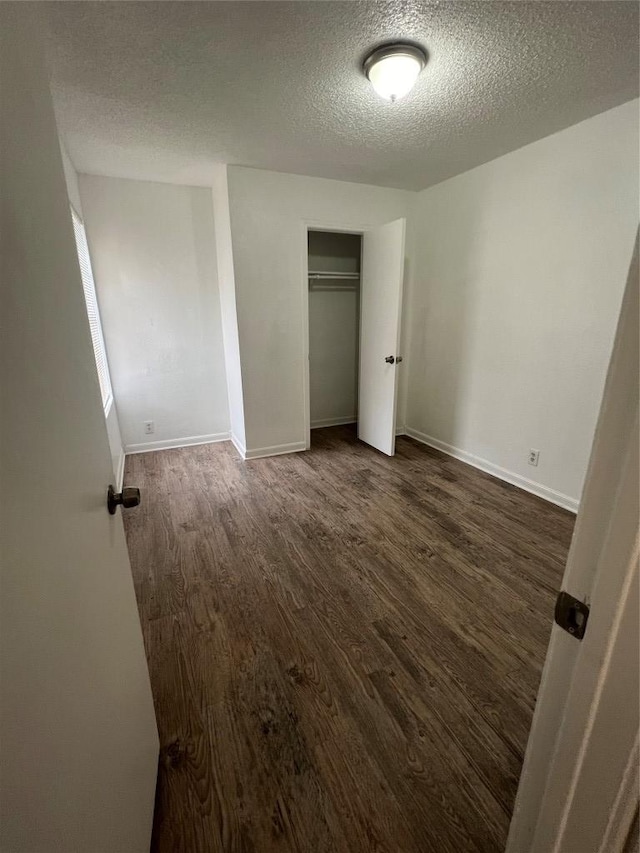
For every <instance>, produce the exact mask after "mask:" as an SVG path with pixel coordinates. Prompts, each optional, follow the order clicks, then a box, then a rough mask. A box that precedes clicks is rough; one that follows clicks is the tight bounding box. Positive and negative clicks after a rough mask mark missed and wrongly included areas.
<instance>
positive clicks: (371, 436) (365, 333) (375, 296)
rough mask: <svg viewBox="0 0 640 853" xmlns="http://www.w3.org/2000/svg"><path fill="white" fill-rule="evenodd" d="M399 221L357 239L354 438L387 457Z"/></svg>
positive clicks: (392, 420)
mask: <svg viewBox="0 0 640 853" xmlns="http://www.w3.org/2000/svg"><path fill="white" fill-rule="evenodd" d="M405 224H406V223H405V220H404V219H396V220H395V221H394V222H389V223H387V224H386V225H381V226H379V227H378V228H373V229H372V230H371V231H366V232H365V233H364V235H363V238H362V278H361V294H360V300H361V301H360V385H359V396H358V438H359V439H360V440H361V441H364V442H366V443H367V444H370V445H371V446H372V447H375V448H376V450H381V451H382V452H383V453H386V454H387V456H393V455H394V453H395V444H396V403H397V397H398V363H399V361H401V360H402V357H401V356H400V354H399V352H398V346H399V342H400V320H401V313H400V312H401V305H402V280H403V275H404V240H405Z"/></svg>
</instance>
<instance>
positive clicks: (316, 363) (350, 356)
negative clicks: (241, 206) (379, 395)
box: [309, 231, 362, 429]
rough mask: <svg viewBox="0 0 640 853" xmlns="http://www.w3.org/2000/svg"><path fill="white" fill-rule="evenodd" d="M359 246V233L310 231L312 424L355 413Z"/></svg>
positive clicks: (326, 423)
mask: <svg viewBox="0 0 640 853" xmlns="http://www.w3.org/2000/svg"><path fill="white" fill-rule="evenodd" d="M361 251H362V247H361V238H360V235H358V234H342V233H336V232H328V231H309V392H310V393H309V397H310V408H311V428H312V429H314V428H317V427H324V426H333V425H335V424H344V423H353V422H355V421H356V420H357V418H358V359H359V346H358V344H359V337H360V279H359V275H360V256H361Z"/></svg>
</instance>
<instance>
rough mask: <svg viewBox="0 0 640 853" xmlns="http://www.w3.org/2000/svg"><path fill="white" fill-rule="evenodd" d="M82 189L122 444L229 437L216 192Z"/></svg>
mask: <svg viewBox="0 0 640 853" xmlns="http://www.w3.org/2000/svg"><path fill="white" fill-rule="evenodd" d="M80 195H81V198H82V208H83V212H84V218H85V227H86V230H87V237H88V242H89V250H90V252H91V259H92V263H93V271H94V277H95V280H96V288H97V291H98V299H99V302H100V312H101V317H102V325H103V329H104V335H105V343H106V347H107V353H108V356H109V365H110V368H111V380H112V384H113V390H114V396H115V399H116V404H117V406H118V416H119V420H120V429H121V431H122V439H123V442H124V445H125V450H127V451H128V452H135V451H137V450H145V449H154V448H159V447H163V446H164V447H166V446H171V445H179V444H182V443H190V442H197V441H207V440H215V439H220V438H228V437H229V403H228V397H227V383H226V377H225V361H224V348H223V341H222V326H221V320H220V299H219V294H218V279H217V263H216V253H215V236H214V225H213V204H212V199H211V192H210V191H209V190H207V189H204V188H196V187H183V186H175V185H170V184H159V183H151V182H146V181H130V180H121V179H115V178H103V177H96V176H92V175H81V176H80ZM149 420H151V421H153V422H154V424H155V432H154V434H153V435H146V434H145V433H144V421H149Z"/></svg>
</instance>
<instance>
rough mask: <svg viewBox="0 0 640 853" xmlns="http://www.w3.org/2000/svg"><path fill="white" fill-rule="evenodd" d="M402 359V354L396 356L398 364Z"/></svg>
mask: <svg viewBox="0 0 640 853" xmlns="http://www.w3.org/2000/svg"><path fill="white" fill-rule="evenodd" d="M401 361H402V356H401V355H399V356H397V357H396V364H400V362H401Z"/></svg>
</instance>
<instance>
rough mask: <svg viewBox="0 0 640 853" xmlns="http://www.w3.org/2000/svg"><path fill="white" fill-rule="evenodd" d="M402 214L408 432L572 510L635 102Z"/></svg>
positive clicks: (621, 275)
mask: <svg viewBox="0 0 640 853" xmlns="http://www.w3.org/2000/svg"><path fill="white" fill-rule="evenodd" d="M410 224H411V227H412V230H413V239H414V245H415V259H414V264H415V265H414V276H413V279H412V281H411V286H410V291H411V293H410V298H409V327H410V328H409V337H410V359H409V369H410V374H409V382H408V386H409V387H408V393H407V403H406V406H407V410H406V424H407V428H408V431H413V432H414V434H415V435H416V436H418V437H422V438H425V437H427V439H428V440H432V439H435V440H436V443H438V442H439V443H441V444H442V445H443V446H444V447H445V449H446V448H447V447H448V448H449V449H450V448H457V449H459V450H461V451H463V453H464V454H467V456H466V457H465V458H467V459H468V461H472V462H476V463H478V462H479V463H480V464H483V465H485V467H489V468H490V469H492V468H493V469H494V470H495V473H498V474H499V475H502V476H507V477H511V479H514V480H515V481H516V482H519V484H520V485H524V486H526V487H529V488H532V489H534V490H538V491H539V492H540V493H542V494H544V495H545V496H546V497H548V498H550V499H553V500H557V501H558V502H560V503H563V504H564V505H567V506H573V507H575V506H576V504H577V501H578V500H579V498H580V493H581V490H582V484H583V480H584V476H585V471H586V466H587V460H588V458H589V452H590V448H591V442H592V439H593V433H594V429H595V424H596V418H597V415H598V408H599V404H600V400H601V396H602V389H603V385H604V379H605V374H606V370H607V364H608V361H609V356H610V353H611V346H612V341H613V335H614V330H615V327H616V321H617V318H618V314H619V310H620V304H621V299H622V292H623V288H624V283H625V279H626V274H627V270H628V268H629V259H630V257H631V252H632V247H633V241H634V236H635V230H636V227H637V224H638V102H637V101H634V102H631V103H628V104H625V105H623V106H621V107H617V108H616V109H614V110H610V111H609V112H607V113H604V114H602V115H599V116H596V117H595V118H592V119H589V120H588V121H585V122H582V123H581V124H578V125H575V126H573V127H571V128H569V129H567V130H564V131H562V132H560V133H557V134H554V135H553V136H550V137H547V138H546V139H543V140H540V141H539V142H535V143H534V144H532V145H528V146H526V147H525V148H521V149H520V150H518V151H515V152H513V153H511V154H508V155H506V156H504V157H501V158H499V159H498V160H494V161H493V162H491V163H488V164H486V165H484V166H480V167H478V168H477V169H474V170H472V171H470V172H467V173H465V174H463V175H459V176H458V177H456V178H452V179H451V180H449V181H446V182H444V183H442V184H439V185H438V186H435V187H432V188H431V189H428V190H426V191H424V192H422V193H420V194H419V195H418V197H417V198H416V201H415V207H414V213H413V216H412V218H411V223H410ZM529 448H535V449H538V450H540V463H539V466H538V467H537V468H534V467H531V466H529V465H528V464H527V453H528V450H529ZM529 480H530V481H533V482H528V481H529Z"/></svg>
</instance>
